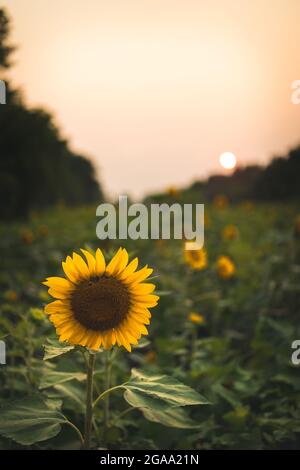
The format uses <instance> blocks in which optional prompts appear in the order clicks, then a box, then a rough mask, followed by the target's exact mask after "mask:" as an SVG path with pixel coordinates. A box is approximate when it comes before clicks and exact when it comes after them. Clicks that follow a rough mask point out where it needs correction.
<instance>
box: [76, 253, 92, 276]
mask: <svg viewBox="0 0 300 470" xmlns="http://www.w3.org/2000/svg"><path fill="white" fill-rule="evenodd" d="M73 263H74V266H75V268H76V271H77V272H78V273H79V275H80V277H82V278H83V279H88V278H89V277H90V271H89V268H88V266H87V264H86V262H85V261H84V260H83V258H82V257H81V256H80V255H78V254H77V253H73Z"/></svg>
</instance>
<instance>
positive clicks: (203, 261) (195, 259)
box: [184, 248, 207, 270]
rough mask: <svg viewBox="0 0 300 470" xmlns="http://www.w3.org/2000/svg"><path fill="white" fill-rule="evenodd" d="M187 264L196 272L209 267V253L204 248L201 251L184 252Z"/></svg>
mask: <svg viewBox="0 0 300 470" xmlns="http://www.w3.org/2000/svg"><path fill="white" fill-rule="evenodd" d="M184 259H185V262H186V263H187V264H188V265H189V266H191V268H193V269H195V270H201V269H205V268H206V267H207V253H206V250H204V248H201V249H199V250H184Z"/></svg>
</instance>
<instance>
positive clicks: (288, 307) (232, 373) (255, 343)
mask: <svg viewBox="0 0 300 470" xmlns="http://www.w3.org/2000/svg"><path fill="white" fill-rule="evenodd" d="M195 202H199V201H195ZM206 212H207V213H208V215H209V218H210V225H208V226H207V227H206V233H205V246H206V249H207V252H208V267H207V269H205V270H204V271H200V272H197V271H193V270H192V269H191V268H190V267H189V266H187V265H185V263H184V259H183V251H182V250H183V246H182V243H181V242H180V241H165V242H164V243H162V244H161V243H157V242H155V241H147V240H140V241H135V242H132V241H130V240H128V241H127V242H126V247H127V248H128V250H129V251H130V252H131V256H135V255H138V256H139V258H141V264H143V263H145V264H146V263H148V264H149V265H151V266H154V267H155V272H154V276H155V279H154V281H153V282H155V283H156V284H158V290H159V291H160V292H163V293H165V294H167V295H163V296H162V297H161V299H160V302H159V305H158V307H157V308H155V309H153V312H152V313H153V315H152V320H151V325H150V327H149V331H150V335H149V336H148V337H147V338H146V339H145V340H144V341H142V342H141V343H140V344H139V346H138V347H136V348H134V350H133V352H132V353H131V354H127V353H126V352H124V354H122V351H114V352H113V353H112V356H111V357H112V360H113V367H112V377H111V384H110V385H111V387H115V386H118V385H120V384H123V385H122V388H120V387H118V388H117V389H114V390H112V391H111V393H110V394H109V395H106V396H105V397H104V398H103V399H101V400H99V402H98V403H97V406H96V407H95V422H96V429H95V433H94V440H93V442H92V447H93V448H97V447H98V446H100V447H103V446H106V447H107V448H109V449H144V448H149V449H150V448H151V449H176V448H183V449H212V448H213V449H248V448H250V449H251V448H255V449H289V448H298V447H299V442H300V440H299V439H300V427H299V422H300V412H299V411H298V410H299V406H298V403H299V396H300V378H299V368H298V367H297V366H294V365H292V363H291V354H292V349H291V344H292V342H293V341H294V340H295V339H299V338H300V327H299V321H298V312H299V310H300V295H299V294H300V246H299V239H298V238H296V237H294V220H295V217H296V215H297V213H298V212H300V211H299V208H298V207H296V206H295V207H294V206H292V205H290V206H286V207H284V206H272V205H259V206H255V207H254V209H253V210H252V211H250V212H248V211H245V210H244V208H243V206H236V207H229V208H227V209H224V210H222V211H218V210H216V209H214V208H213V207H206ZM229 223H231V224H234V225H236V226H237V227H238V230H239V237H238V238H237V239H236V240H231V241H228V240H224V238H223V236H222V231H223V228H224V226H226V225H227V224H229ZM95 224H96V219H95V208H94V207H82V208H77V209H72V210H70V209H67V208H64V207H59V208H57V209H55V210H50V211H48V212H45V213H43V214H39V213H37V214H35V215H34V216H33V217H32V218H31V220H30V221H29V222H28V223H27V224H26V225H24V224H19V223H14V224H10V225H7V224H5V225H2V226H1V225H0V249H1V253H3V257H2V260H1V266H0V285H1V296H0V297H1V299H0V300H1V302H0V337H1V338H4V339H5V342H6V349H7V365H5V366H4V365H1V366H0V367H1V375H0V385H1V394H0V406H1V428H0V434H1V435H2V436H3V437H0V446H1V448H8V447H9V448H14V447H15V446H16V448H20V446H21V447H22V446H25V445H26V446H28V445H29V446H30V448H36V447H37V445H38V447H39V448H44V449H53V448H59V449H67V448H76V449H78V448H80V446H81V443H80V440H79V436H78V433H76V432H75V429H71V426H70V425H69V424H68V422H66V421H64V420H65V419H66V418H64V416H66V417H67V418H68V419H69V420H70V421H72V423H74V424H75V426H76V427H77V428H78V429H80V430H82V429H83V417H84V410H85V394H86V391H85V378H86V365H85V358H84V354H83V353H84V351H83V350H82V349H81V348H78V347H75V348H73V346H70V345H67V344H64V343H60V342H58V341H57V340H56V339H53V338H54V336H55V335H54V329H53V326H52V324H51V323H50V322H49V319H48V316H47V315H46V314H44V316H42V315H41V312H42V311H43V305H44V304H45V303H47V302H49V301H50V298H49V297H48V295H47V292H46V289H44V288H43V287H42V286H41V284H40V283H41V281H42V280H43V279H44V278H45V276H49V275H53V276H55V275H62V270H61V264H60V263H61V260H62V259H63V258H64V257H65V256H66V255H67V254H69V253H70V252H72V251H74V250H77V251H78V249H79V248H80V247H89V249H93V250H94V249H95V248H97V246H101V248H102V249H103V248H104V250H106V252H108V251H114V250H115V249H116V247H117V246H118V245H114V244H113V243H107V244H105V245H104V244H103V243H100V242H99V240H97V239H96V236H95ZM40 227H47V235H46V236H45V235H41V233H40ZM24 230H27V231H29V232H30V233H31V234H32V239H30V243H27V242H26V241H24V240H23V237H22V236H21V235H20V234H21V232H22V231H24ZM43 233H44V231H43ZM221 254H226V255H227V256H230V257H231V259H232V260H233V261H234V263H235V265H236V275H235V277H234V278H233V279H230V280H227V281H225V280H222V279H220V278H218V276H217V274H216V270H215V262H216V259H217V257H218V256H219V255H221ZM157 275H159V276H158V277H157ZM192 311H193V312H198V313H199V314H201V315H202V316H203V317H204V319H205V321H204V323H203V324H201V325H197V324H194V323H192V322H191V321H190V320H189V313H190V312H192ZM43 344H46V346H45V350H44V348H43ZM43 358H44V359H45V360H43ZM132 369H133V373H132V375H131V376H130V371H131V370H132ZM94 381H95V390H96V391H95V394H94V397H93V399H94V400H96V398H97V396H98V394H99V395H100V394H101V393H102V392H103V391H105V390H106V388H107V385H106V378H105V354H104V353H103V352H99V354H97V357H96V368H95V375H94ZM37 390H39V391H40V395H39V396H38V400H39V405H38V406H37V407H36V408H35V413H34V418H35V419H37V418H38V417H39V416H43V413H44V412H45V413H46V414H47V413H50V414H49V416H50V417H51V416H54V420H53V421H51V423H47V421H45V424H47V425H46V430H45V434H43V433H44V431H43V433H41V435H42V436H46V437H45V440H42V441H39V442H38V444H35V443H34V440H35V437H36V436H40V434H39V433H36V434H35V433H33V434H32V436H33V437H32V438H31V437H30V430H31V424H30V425H28V426H27V421H24V424H25V428H24V429H21V428H20V429H19V428H16V429H15V432H17V433H21V440H20V438H19V437H18V435H17V437H16V436H15V435H14V434H10V433H11V432H12V425H11V424H10V423H11V422H13V421H11V419H12V418H10V410H12V411H14V410H15V405H12V404H13V403H15V402H16V403H19V401H20V400H21V401H20V403H21V402H23V400H24V397H32V396H33V397H34V399H36V395H35V394H36V391H37ZM122 390H123V393H120V392H121V391H122ZM199 392H200V393H199ZM202 394H203V396H204V397H205V399H204V398H203V396H202ZM107 396H109V403H110V415H109V417H108V420H107V422H106V424H105V425H103V423H104V418H105V403H106V399H107ZM26 400H32V398H26ZM41 401H42V403H43V405H42V404H41ZM204 402H209V403H210V405H208V406H202V405H201V404H202V403H203V404H204ZM49 403H50V404H51V403H52V404H57V405H55V406H56V407H55V408H54V409H53V408H52V409H50V408H49ZM58 404H60V405H61V408H59V406H58ZM16 409H17V412H16V413H17V414H15V415H12V417H13V416H15V417H16V416H18V417H20V416H21V414H22V410H21V409H20V408H16ZM39 410H43V411H42V412H41V413H40V412H39ZM60 410H61V411H60ZM4 412H5V413H7V412H9V413H8V417H7V414H4V415H3V413H4ZM53 413H54V415H53ZM60 413H62V414H60ZM57 414H58V415H57ZM62 415H64V416H62ZM3 416H4V418H3ZM14 419H15V418H14ZM56 420H61V421H59V422H57V421H56ZM18 424H19V425H21V421H20V420H19V423H18ZM49 424H50V428H49V429H50V431H51V432H53V434H51V432H50V434H48V432H49V429H48V425H49ZM62 424H65V425H64V426H62ZM10 426H11V427H10ZM162 426H167V427H168V432H162V430H163V429H164V428H163V427H162ZM60 428H61V429H60ZM53 429H54V430H55V434H56V435H55V436H54V431H53ZM27 431H28V433H29V437H28V436H27V437H26V436H25V437H24V435H25V434H26V435H27ZM56 432H57V433H56ZM51 436H52V437H51ZM11 439H12V440H16V441H17V442H19V444H14V443H13V442H12V441H11ZM27 439H29V440H30V439H31V441H30V442H29V441H28V440H27Z"/></svg>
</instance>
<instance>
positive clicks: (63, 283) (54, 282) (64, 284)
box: [43, 277, 74, 290]
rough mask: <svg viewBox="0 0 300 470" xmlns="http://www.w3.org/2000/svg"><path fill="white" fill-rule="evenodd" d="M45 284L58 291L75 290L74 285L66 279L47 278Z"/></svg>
mask: <svg viewBox="0 0 300 470" xmlns="http://www.w3.org/2000/svg"><path fill="white" fill-rule="evenodd" d="M43 284H44V285H45V286H48V287H53V288H54V289H56V290H71V289H73V288H74V284H72V282H70V281H68V280H67V279H65V278H64V277H47V279H46V281H44V282H43Z"/></svg>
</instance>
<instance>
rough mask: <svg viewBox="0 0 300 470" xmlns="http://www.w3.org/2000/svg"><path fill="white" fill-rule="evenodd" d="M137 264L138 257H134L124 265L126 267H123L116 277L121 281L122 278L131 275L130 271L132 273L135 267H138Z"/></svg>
mask: <svg viewBox="0 0 300 470" xmlns="http://www.w3.org/2000/svg"><path fill="white" fill-rule="evenodd" d="M138 264H139V260H138V258H134V259H133V260H132V261H131V262H130V263H129V264H128V266H126V268H125V269H124V271H122V272H120V273H119V274H118V276H117V277H118V279H120V280H121V281H122V280H125V279H127V278H128V277H129V276H131V274H132V273H134V271H135V270H136V269H137V267H138Z"/></svg>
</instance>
